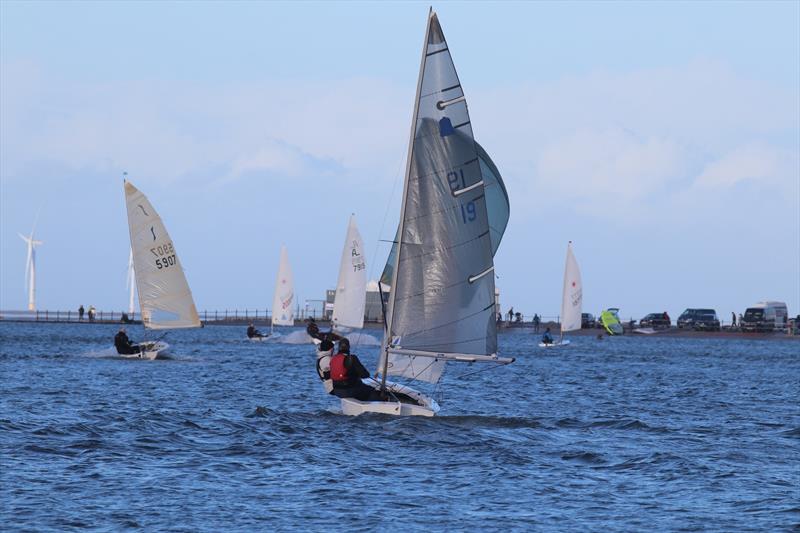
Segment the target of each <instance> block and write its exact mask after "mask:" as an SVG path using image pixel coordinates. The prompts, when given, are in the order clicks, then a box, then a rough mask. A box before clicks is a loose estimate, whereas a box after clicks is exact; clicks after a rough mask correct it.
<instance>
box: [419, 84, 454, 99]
mask: <svg viewBox="0 0 800 533" xmlns="http://www.w3.org/2000/svg"><path fill="white" fill-rule="evenodd" d="M459 87H461V84H456V85H451V86H450V87H445V88H444V89H439V90H436V91H433V92H432V93H426V94H421V95H420V96H419V99H420V100H422V99H423V98H428V97H431V96H434V95H437V94H442V93H446V92H447V91H452V90H453V89H458V88H459ZM461 92H462V93H463V92H464V91H461Z"/></svg>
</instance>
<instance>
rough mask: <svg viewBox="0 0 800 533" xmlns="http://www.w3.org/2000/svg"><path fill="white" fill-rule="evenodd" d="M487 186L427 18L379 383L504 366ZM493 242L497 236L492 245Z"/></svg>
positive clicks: (451, 69)
mask: <svg viewBox="0 0 800 533" xmlns="http://www.w3.org/2000/svg"><path fill="white" fill-rule="evenodd" d="M481 151H482V150H481ZM484 154H485V152H484ZM496 177H497V178H498V179H499V173H497V175H496ZM496 183H502V182H497V181H496ZM486 188H487V181H486V178H485V176H484V174H483V168H482V165H481V160H480V157H479V152H478V148H477V144H476V142H475V140H474V138H473V134H472V126H471V124H470V119H469V113H468V110H467V103H466V100H465V98H464V92H463V91H462V89H461V84H460V83H459V80H458V75H457V74H456V70H455V66H454V65H453V60H452V58H451V56H450V51H449V49H448V47H447V42H446V41H445V38H444V34H443V32H442V28H441V26H440V24H439V20H438V18H437V16H436V14H435V13H434V12H433V11H431V12H430V15H429V18H428V27H427V31H426V35H425V46H424V49H423V57H422V64H421V66H420V77H419V80H418V85H417V102H416V105H415V110H414V120H413V123H412V129H411V140H410V142H409V154H408V160H407V166H406V178H405V186H404V194H403V204H402V207H401V212H400V224H399V228H398V233H397V238H396V243H395V245H396V253H395V254H394V257H393V259H394V265H393V268H392V269H391V272H389V273H388V276H387V277H389V278H391V281H390V283H389V284H390V285H391V293H390V297H389V310H388V321H387V332H386V338H385V339H384V350H383V354H382V358H381V367H382V373H383V378H384V379H385V378H386V375H387V374H389V375H401V376H405V377H409V378H414V379H421V380H425V381H429V382H434V383H435V382H437V381H438V380H439V378H440V377H441V374H442V372H443V370H444V365H445V362H446V361H448V360H462V361H496V362H504V363H508V362H511V360H509V359H503V360H501V359H498V358H497V355H496V351H497V331H496V329H495V328H496V326H495V306H494V274H493V271H494V264H493V259H492V258H493V254H494V250H495V247H494V246H493V242H492V231H491V228H490V225H491V224H490V220H489V215H488V209H487V203H488V202H489V199H488V197H487V190H486ZM497 189H498V190H499V189H502V186H499V187H497ZM503 193H504V190H503ZM506 201H507V197H506ZM506 212H507V210H506ZM506 220H507V214H506ZM502 227H503V228H504V227H505V224H502ZM500 236H502V230H501V231H500V232H498V234H497V237H498V244H499V237H500ZM392 272H393V273H394V275H393V274H392ZM382 281H387V280H383V279H382Z"/></svg>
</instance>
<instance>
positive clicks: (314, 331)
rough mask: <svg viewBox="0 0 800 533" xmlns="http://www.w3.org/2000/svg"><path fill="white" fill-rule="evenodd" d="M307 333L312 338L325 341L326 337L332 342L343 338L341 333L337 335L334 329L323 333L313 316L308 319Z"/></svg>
mask: <svg viewBox="0 0 800 533" xmlns="http://www.w3.org/2000/svg"><path fill="white" fill-rule="evenodd" d="M306 333H307V334H308V336H309V337H311V338H312V339H316V340H318V341H320V342H321V341H324V340H325V339H328V340H330V341H331V342H336V341H339V340H341V339H342V336H341V335H337V334H336V333H334V332H333V330H331V331H329V332H327V333H323V332H321V331H320V330H319V326H318V325H317V323H316V322H314V319H313V318H310V319H309V320H308V326H306Z"/></svg>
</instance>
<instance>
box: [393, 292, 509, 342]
mask: <svg viewBox="0 0 800 533" xmlns="http://www.w3.org/2000/svg"><path fill="white" fill-rule="evenodd" d="M492 307H494V302H492V303H491V304H490V305H487V306H486V307H484V308H483V309H481V310H480V311H475V312H474V313H472V314H470V315H467V316H462V317H458V318H457V319H456V320H453V321H451V322H446V323H444V324H439V325H438V326H433V327H432V328H427V329H421V330H419V331H410V332H408V333H406V334H405V335H406V336H408V335H418V334H420V333H426V332H428V331H433V330H435V329H439V328H443V327H445V326H451V325H453V324H455V323H457V322H461V321H462V320H465V319H467V318H472V317H473V316H477V315H479V314H481V313H483V312H485V311H486V310H488V309H490V308H492ZM484 338H486V337H478V338H475V339H465V340H463V341H458V342H447V343H440V344H428V345H427V346H426V347H429V346H450V345H454V344H464V343H465V342H472V341H478V340H481V339H484ZM404 349H406V350H413V349H414V348H413V347H412V348H408V347H404Z"/></svg>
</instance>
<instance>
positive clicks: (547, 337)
mask: <svg viewBox="0 0 800 533" xmlns="http://www.w3.org/2000/svg"><path fill="white" fill-rule="evenodd" d="M542 344H553V336H552V335H551V334H550V328H547V331H545V332H544V335H542Z"/></svg>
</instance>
